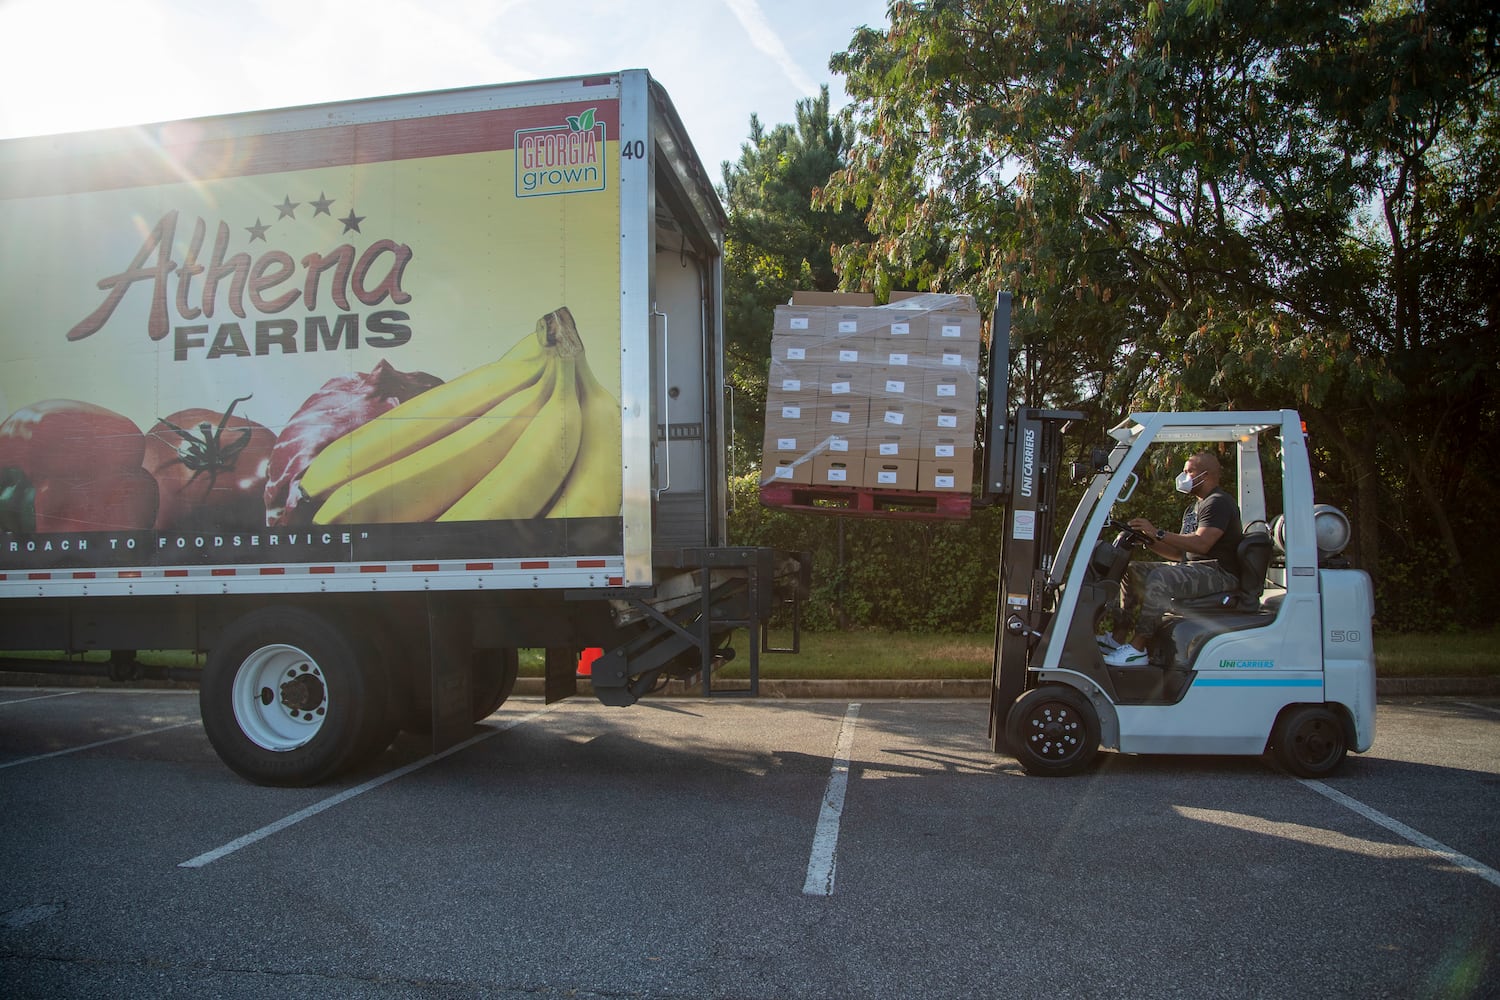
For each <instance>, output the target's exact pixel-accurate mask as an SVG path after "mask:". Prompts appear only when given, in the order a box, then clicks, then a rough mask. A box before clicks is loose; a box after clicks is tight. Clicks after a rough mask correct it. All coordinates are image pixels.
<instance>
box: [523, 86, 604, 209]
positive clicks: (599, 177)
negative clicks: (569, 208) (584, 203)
mask: <svg viewBox="0 0 1500 1000" xmlns="http://www.w3.org/2000/svg"><path fill="white" fill-rule="evenodd" d="M595 110H596V109H594V108H589V109H588V110H587V111H584V112H582V113H580V114H577V115H569V116H568V120H567V124H565V125H549V126H547V127H545V128H528V129H518V130H517V131H516V197H517V198H535V197H538V196H541V195H548V194H574V193H576V192H579V191H603V190H604V188H605V186H606V184H605V170H604V140H605V135H604V123H603V122H598V121H595V120H594V112H595Z"/></svg>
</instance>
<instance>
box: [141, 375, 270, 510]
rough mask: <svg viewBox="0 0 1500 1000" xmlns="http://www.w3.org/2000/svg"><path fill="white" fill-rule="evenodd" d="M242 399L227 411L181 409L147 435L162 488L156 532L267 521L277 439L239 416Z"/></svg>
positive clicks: (149, 463) (151, 467)
mask: <svg viewBox="0 0 1500 1000" xmlns="http://www.w3.org/2000/svg"><path fill="white" fill-rule="evenodd" d="M249 398H250V397H249V396H241V397H240V398H239V399H236V400H234V402H232V403H230V404H229V408H228V409H227V410H225V411H224V412H223V413H219V412H217V411H215V410H206V409H189V410H179V411H178V412H176V413H173V414H172V415H170V416H167V417H163V418H162V419H161V420H158V421H157V422H156V423H155V424H153V425H152V427H151V430H150V431H149V432H147V434H146V446H145V447H146V455H145V463H144V464H145V468H146V471H148V472H149V473H150V474H151V475H152V476H154V477H155V478H156V482H157V484H158V485H159V486H160V488H161V503H160V505H159V507H158V509H157V512H156V528H157V529H158V530H171V531H212V530H219V529H224V528H232V527H258V526H264V525H265V523H266V505H265V489H266V475H267V473H268V471H269V469H270V466H271V449H272V448H274V447H275V446H276V435H274V434H272V433H271V432H270V431H269V430H268V429H266V428H265V427H264V426H262V425H261V424H258V423H256V422H255V421H253V420H249V419H247V418H245V417H240V416H235V413H234V408H235V407H236V406H238V405H239V404H240V403H243V402H244V401H245V400H247V399H249Z"/></svg>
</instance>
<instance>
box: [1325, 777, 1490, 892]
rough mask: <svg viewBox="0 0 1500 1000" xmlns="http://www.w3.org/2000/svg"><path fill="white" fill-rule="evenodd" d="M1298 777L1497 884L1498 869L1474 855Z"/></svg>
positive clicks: (1398, 834) (1472, 872) (1356, 800)
mask: <svg viewBox="0 0 1500 1000" xmlns="http://www.w3.org/2000/svg"><path fill="white" fill-rule="evenodd" d="M1297 780H1298V781H1300V782H1302V784H1304V785H1306V786H1307V787H1308V788H1311V789H1312V790H1313V791H1315V792H1317V793H1318V794H1319V795H1323V796H1326V797H1327V798H1329V799H1332V800H1333V801H1334V802H1337V803H1338V804H1339V805H1341V806H1343V807H1344V808H1345V809H1350V810H1353V811H1354V812H1357V813H1359V814H1360V815H1361V816H1363V817H1364V818H1365V819H1367V820H1369V821H1370V822H1372V823H1377V824H1379V825H1380V826H1383V827H1385V828H1386V829H1387V830H1389V831H1391V832H1392V833H1394V834H1396V836H1398V837H1402V838H1404V839H1405V840H1408V841H1410V842H1411V843H1413V844H1416V845H1417V846H1418V847H1420V848H1422V849H1423V850H1426V851H1431V852H1432V853H1433V854H1436V855H1438V856H1439V857H1441V858H1444V859H1446V860H1447V861H1449V862H1450V863H1452V864H1454V865H1456V866H1457V867H1459V868H1462V869H1463V870H1464V871H1466V872H1469V873H1470V874H1472V875H1478V876H1479V877H1480V878H1482V879H1484V880H1485V881H1486V882H1489V883H1490V884H1492V885H1495V886H1500V871H1496V870H1495V869H1493V868H1491V867H1490V866H1489V865H1486V864H1481V863H1480V862H1478V861H1475V860H1474V859H1473V858H1471V857H1469V856H1468V855H1467V854H1460V853H1459V852H1458V851H1455V850H1454V849H1453V848H1451V847H1449V846H1448V845H1447V844H1443V843H1440V842H1438V841H1436V840H1433V839H1432V838H1431V837H1429V836H1427V834H1425V833H1421V832H1419V831H1417V830H1413V829H1412V828H1411V827H1409V826H1407V825H1406V824H1405V823H1403V822H1401V821H1400V820H1397V819H1392V818H1391V817H1389V816H1387V815H1386V814H1385V813H1383V812H1381V811H1380V810H1379V809H1374V808H1372V807H1370V806H1367V805H1365V804H1364V803H1363V802H1361V801H1359V800H1358V799H1354V798H1350V797H1349V796H1347V795H1345V794H1344V793H1343V792H1341V791H1338V790H1337V789H1335V788H1330V787H1329V786H1327V785H1325V784H1323V782H1321V781H1314V780H1311V779H1309V778H1298V779H1297Z"/></svg>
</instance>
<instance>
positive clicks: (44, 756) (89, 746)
mask: <svg viewBox="0 0 1500 1000" xmlns="http://www.w3.org/2000/svg"><path fill="white" fill-rule="evenodd" d="M197 724H198V720H197V719H194V720H192V721H191V722H174V723H173V724H172V725H170V726H162V727H161V728H160V729H146V730H143V731H141V732H139V733H130V734H129V735H127V736H116V737H114V738H113V739H108V740H100V741H99V742H98V743H85V744H84V745H83V746H81V747H69V748H68V749H66V750H54V751H52V752H51V753H39V754H37V755H36V756H35V757H22V758H21V759H20V760H8V761H6V762H5V763H4V764H0V770H4V769H5V768H7V767H20V766H21V765H22V764H34V763H36V762H37V761H39V760H48V759H50V758H52V757H66V756H67V755H68V754H70V753H82V752H83V751H85V750H93V749H95V748H97V747H107V746H109V745H110V744H111V743H122V742H124V741H125V740H133V739H136V738H138V737H141V736H150V735H152V734H153V733H164V732H166V731H167V730H169V729H181V728H182V727H183V726H196V725H197Z"/></svg>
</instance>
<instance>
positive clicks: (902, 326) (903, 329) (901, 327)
mask: <svg viewBox="0 0 1500 1000" xmlns="http://www.w3.org/2000/svg"><path fill="white" fill-rule="evenodd" d="M909 333H911V324H910V323H892V324H891V336H892V337H905V336H906V335H907V334H909Z"/></svg>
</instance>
